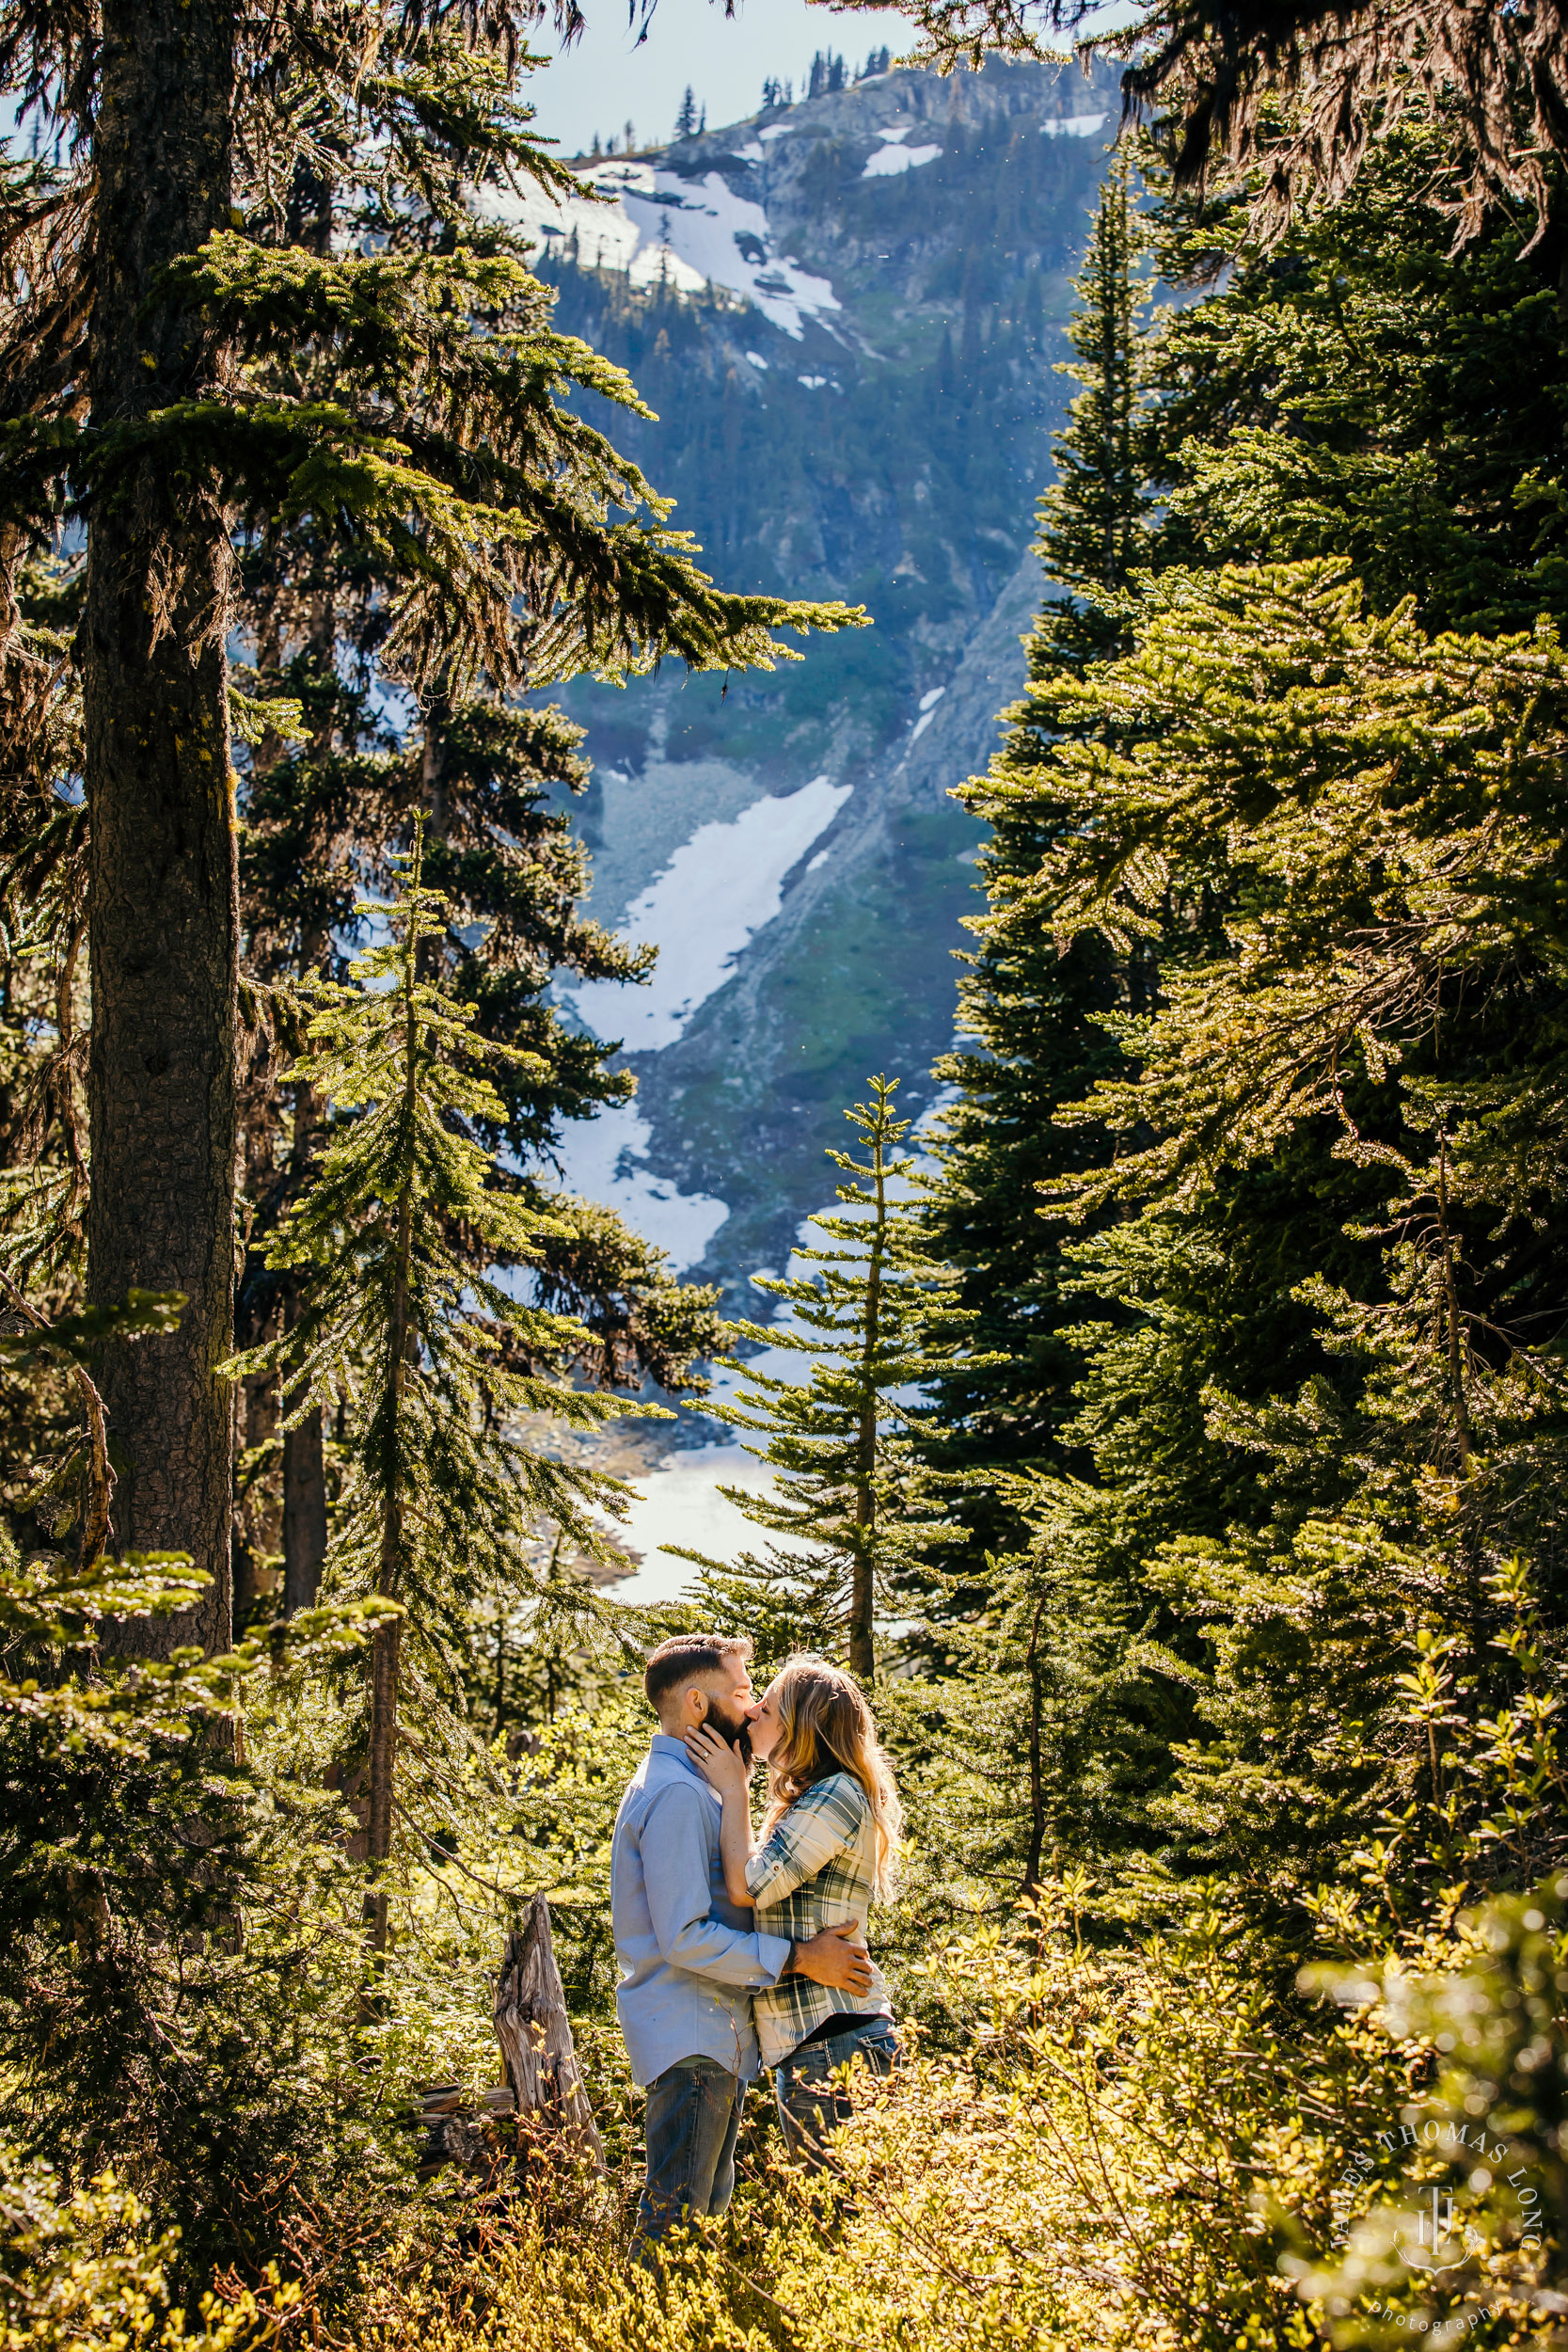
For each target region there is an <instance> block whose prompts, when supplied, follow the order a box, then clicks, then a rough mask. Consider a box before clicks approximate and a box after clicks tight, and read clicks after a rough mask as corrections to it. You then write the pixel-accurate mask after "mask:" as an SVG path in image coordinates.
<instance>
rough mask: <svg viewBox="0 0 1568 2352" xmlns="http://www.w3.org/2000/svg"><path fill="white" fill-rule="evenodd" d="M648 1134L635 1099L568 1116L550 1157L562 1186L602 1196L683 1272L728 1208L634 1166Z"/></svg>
mask: <svg viewBox="0 0 1568 2352" xmlns="http://www.w3.org/2000/svg"><path fill="white" fill-rule="evenodd" d="M652 1135H653V1129H652V1128H651V1127H650V1126H649V1124H648V1121H647V1120H645V1119H643V1118H642V1117H641V1115H640V1114H639V1112H638V1110H637V1108H636V1106H635V1104H631V1103H620V1104H615V1105H614V1107H613V1108H611V1109H610V1110H603V1111H600V1112H599V1114H598V1116H597V1118H595V1119H593V1120H583V1121H581V1122H574V1121H568V1122H567V1124H566V1126H565V1128H564V1130H563V1133H562V1137H561V1140H560V1142H559V1144H558V1145H557V1147H556V1157H557V1159H558V1160H559V1161H560V1163H561V1171H562V1177H563V1178H564V1180H565V1184H566V1187H567V1190H568V1191H570V1192H575V1193H578V1194H580V1195H581V1197H582V1198H583V1199H584V1200H603V1201H608V1202H609V1204H610V1207H611V1208H615V1209H618V1210H619V1211H620V1213H621V1215H622V1216H624V1217H625V1218H626V1222H627V1224H628V1225H630V1226H633V1227H635V1229H636V1231H637V1232H640V1233H641V1234H642V1235H643V1236H644V1238H645V1239H646V1240H648V1241H651V1242H654V1243H656V1244H657V1247H658V1248H660V1249H667V1250H668V1251H669V1252H670V1263H671V1265H672V1266H673V1269H674V1271H675V1273H677V1274H683V1273H684V1272H685V1271H686V1269H687V1267H688V1266H690V1265H696V1264H697V1263H699V1261H700V1260H701V1259H702V1258H703V1257H704V1256H705V1254H706V1251H707V1246H708V1244H709V1242H710V1241H711V1240H712V1239H713V1236H714V1234H715V1233H716V1232H718V1231H719V1228H720V1227H721V1225H722V1224H723V1222H724V1219H725V1218H726V1217H727V1216H729V1213H730V1212H729V1208H728V1205H727V1203H725V1202H724V1201H722V1200H715V1199H714V1198H713V1197H712V1195H711V1194H709V1193H705V1192H686V1193H683V1192H682V1191H681V1190H680V1188H679V1186H678V1185H677V1184H673V1183H672V1182H670V1180H669V1179H668V1178H666V1177H663V1176H656V1175H655V1174H654V1172H653V1170H652V1168H640V1167H638V1166H637V1165H636V1163H637V1162H638V1161H640V1160H645V1159H646V1158H647V1156H648V1144H649V1140H650V1138H651V1137H652Z"/></svg>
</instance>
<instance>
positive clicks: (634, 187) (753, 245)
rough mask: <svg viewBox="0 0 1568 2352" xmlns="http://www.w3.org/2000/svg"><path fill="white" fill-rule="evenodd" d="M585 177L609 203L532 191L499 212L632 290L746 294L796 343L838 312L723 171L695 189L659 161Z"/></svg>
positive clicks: (500, 202) (824, 285) (826, 282)
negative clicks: (775, 246)
mask: <svg viewBox="0 0 1568 2352" xmlns="http://www.w3.org/2000/svg"><path fill="white" fill-rule="evenodd" d="M765 135H766V134H765ZM583 176H584V178H585V180H586V181H587V182H588V183H589V185H591V186H592V187H594V188H596V189H597V190H598V191H599V193H600V194H601V195H602V196H604V197H607V198H610V199H613V200H612V201H611V202H608V203H599V204H596V203H594V202H593V201H592V200H591V199H587V198H584V197H576V196H573V197H562V196H558V195H557V194H555V193H554V191H552V190H550V189H546V188H540V187H534V186H529V187H527V188H524V189H522V190H520V191H516V192H512V193H508V194H507V195H505V196H497V197H493V198H492V199H490V201H491V205H492V208H493V210H494V213H495V215H496V217H497V218H499V219H501V220H504V221H505V222H506V223H507V224H508V226H509V227H511V228H515V229H521V230H523V231H524V232H525V233H526V234H528V235H530V236H531V237H534V238H536V239H537V240H538V241H539V243H540V244H541V245H543V246H555V247H556V248H557V249H560V250H563V249H565V248H566V247H568V246H572V245H573V244H574V243H575V245H576V249H577V258H578V261H579V262H581V263H582V265H583V267H584V268H586V269H614V270H624V271H625V272H626V276H627V277H628V278H629V279H630V280H631V283H632V284H633V285H634V286H653V285H657V283H658V282H659V280H660V279H661V278H662V279H663V280H664V281H665V282H666V283H667V284H669V285H671V286H673V288H674V289H675V291H676V292H677V293H679V294H700V293H701V292H702V291H703V288H704V287H705V286H709V285H712V286H722V287H724V288H726V289H727V290H728V291H729V292H730V293H732V294H743V295H744V296H745V298H746V300H747V301H748V302H750V303H752V304H754V306H755V307H756V309H757V310H760V311H761V312H762V314H763V316H764V317H765V318H766V319H768V321H769V323H770V324H771V325H772V326H777V327H779V328H781V329H782V330H783V332H784V334H786V335H791V336H793V337H794V338H795V340H796V341H797V342H799V341H800V337H801V335H802V333H803V331H804V322H805V321H806V320H807V319H808V318H817V317H820V316H821V315H822V313H823V312H824V311H828V310H839V309H840V308H841V307H842V306H841V304H840V302H839V299H838V296H837V295H836V294H834V292H833V289H832V281H831V280H830V279H828V278H817V277H815V276H814V275H813V274H812V272H811V271H810V270H804V269H802V268H801V267H800V264H799V262H793V261H790V260H788V259H775V258H774V256H773V252H772V246H771V242H770V236H769V231H768V215H767V214H766V213H765V212H764V210H763V208H762V206H761V205H760V204H754V203H752V202H751V201H750V199H747V198H745V197H742V196H736V194H735V192H734V190H733V189H732V188H731V187H730V186H729V184H728V183H727V182H726V181H725V179H724V177H723V175H722V174H721V172H717V171H709V172H706V173H705V175H704V177H703V182H702V185H701V187H694V186H693V184H692V183H691V182H690V181H689V180H683V179H682V178H681V177H680V176H679V174H678V173H676V172H673V171H666V170H663V169H662V168H661V167H659V166H658V165H657V164H647V163H640V162H637V161H635V160H633V159H630V158H617V159H616V160H615V161H613V162H610V163H606V164H603V165H601V166H599V167H597V168H596V169H594V170H593V171H590V172H587V173H585V174H584V175H583Z"/></svg>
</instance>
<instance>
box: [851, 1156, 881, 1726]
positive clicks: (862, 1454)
mask: <svg viewBox="0 0 1568 2352" xmlns="http://www.w3.org/2000/svg"><path fill="white" fill-rule="evenodd" d="M872 1151H873V1155H874V1162H875V1168H876V1180H877V1216H876V1222H875V1224H874V1226H873V1228H872V1235H871V1256H870V1260H869V1263H867V1266H866V1271H865V1335H864V1339H863V1342H862V1361H863V1367H864V1378H865V1394H864V1399H863V1404H862V1406H861V1418H860V1430H859V1433H858V1438H857V1443H856V1465H855V1470H856V1485H855V1526H856V1529H857V1531H858V1536H859V1540H858V1541H857V1543H856V1546H855V1556H854V1561H853V1564H852V1565H851V1568H850V1582H849V1671H850V1673H851V1674H852V1675H853V1676H854V1677H855V1679H856V1681H857V1682H859V1683H860V1685H861V1686H862V1688H863V1690H866V1691H869V1690H871V1689H873V1688H874V1687H875V1683H876V1678H877V1645H876V1623H877V1555H876V1545H877V1485H876V1481H877V1347H878V1343H879V1338H880V1336H881V1314H882V1250H883V1248H884V1245H885V1242H886V1236H887V1189H886V1184H885V1183H884V1180H883V1172H882V1143H881V1137H880V1136H878V1137H877V1140H876V1142H875V1143H874V1144H873V1146H872Z"/></svg>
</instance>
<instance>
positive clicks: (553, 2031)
mask: <svg viewBox="0 0 1568 2352" xmlns="http://www.w3.org/2000/svg"><path fill="white" fill-rule="evenodd" d="M506 1944H507V1949H506V1959H505V1961H504V1963H502V1967H501V1972H500V1977H499V1980H498V1982H497V1985H496V2039H497V2041H498V2042H499V2043H500V2046H501V2058H502V2059H503V2061H504V2062H505V2066H506V2079H507V2084H508V2086H509V2088H510V2090H511V2091H512V2094H513V2098H514V2100H515V2113H516V2115H517V2116H518V2117H519V2118H520V2119H523V2120H525V2121H526V2120H527V2119H529V2118H532V2119H534V2120H535V2122H536V2125H537V2127H539V2131H540V2137H546V2136H547V2137H552V2138H559V2139H561V2140H563V2141H564V2142H566V2143H567V2144H568V2145H569V2146H570V2147H572V2148H574V2149H576V2150H577V2151H578V2153H580V2154H582V2155H584V2156H586V2157H587V2158H588V2160H589V2162H590V2163H591V2164H592V2166H593V2168H594V2171H595V2172H599V2173H602V2172H603V2171H604V2169H605V2161H604V2148H603V2146H602V2144H601V2142H600V2139H599V2135H598V2132H597V2130H596V2128H595V2126H594V2111H593V2109H592V2107H591V2106H589V2104H588V2093H587V2091H586V2090H584V2089H583V2087H582V2074H581V2070H580V2069H579V2067H578V2058H577V2051H576V2049H575V2048H574V2046H573V2042H572V2027H571V2021H570V2020H569V2018H568V2017H567V2015H566V1994H565V1990H564V1988H563V1987H562V1981H561V1971H560V1969H559V1968H558V1967H557V1966H556V1963H555V1946H554V1944H553V1943H552V1941H551V1938H550V1907H549V1905H548V1903H547V1902H546V1900H545V1898H544V1896H543V1895H535V1896H534V1898H533V1900H532V1902H531V1905H530V1906H529V1915H528V1925H527V1926H526V1927H525V1928H524V1929H523V1930H522V1931H521V1932H520V1933H519V1932H518V1931H516V1930H514V1931H513V1932H512V1933H511V1934H510V1935H509V1936H508V1937H507V1940H506Z"/></svg>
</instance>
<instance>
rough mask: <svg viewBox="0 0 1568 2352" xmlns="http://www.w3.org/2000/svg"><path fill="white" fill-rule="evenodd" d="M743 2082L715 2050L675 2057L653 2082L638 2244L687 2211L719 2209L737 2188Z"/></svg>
mask: <svg viewBox="0 0 1568 2352" xmlns="http://www.w3.org/2000/svg"><path fill="white" fill-rule="evenodd" d="M745 2097H746V2086H745V2084H744V2083H743V2082H742V2081H741V2079H740V2077H739V2075H738V2074H731V2073H730V2071H729V2069H728V2068H727V2067H724V2066H721V2065H720V2063H719V2061H718V2059H717V2058H677V2060H676V2061H675V2063H674V2065H673V2066H667V2067H666V2068H665V2070H664V2072H663V2074H660V2075H658V2076H657V2078H656V2080H654V2081H653V2082H651V2083H650V2084H649V2085H648V2119H647V2130H648V2178H647V2181H646V2183H645V2185H644V2186H643V2190H642V2199H641V2203H640V2204H639V2206H638V2209H637V2233H636V2235H635V2237H634V2238H633V2241H632V2245H633V2251H634V2252H635V2253H641V2249H642V2248H643V2246H644V2244H646V2243H647V2242H648V2241H650V2240H652V2241H654V2242H656V2243H657V2240H658V2239H659V2238H661V2237H662V2236H663V2235H664V2233H665V2232H666V2231H667V2230H672V2229H673V2228H674V2227H675V2225H676V2223H677V2222H679V2221H681V2220H683V2219H690V2218H691V2217H694V2216H696V2215H698V2214H710V2213H711V2214H718V2213H722V2212H723V2210H724V2208H725V2206H726V2205H727V2204H728V2203H729V2201H730V2197H731V2194H732V2192H733V2191H734V2188H735V2141H736V2133H737V2132H738V2131H739V2129H740V2109H741V2105H742V2102H743V2101H744V2099H745Z"/></svg>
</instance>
